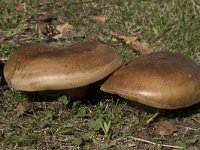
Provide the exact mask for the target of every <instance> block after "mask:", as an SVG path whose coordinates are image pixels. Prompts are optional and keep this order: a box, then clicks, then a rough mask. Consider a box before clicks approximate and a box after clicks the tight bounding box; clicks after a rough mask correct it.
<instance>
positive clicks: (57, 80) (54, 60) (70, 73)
mask: <svg viewBox="0 0 200 150" xmlns="http://www.w3.org/2000/svg"><path fill="white" fill-rule="evenodd" d="M121 65H123V58H122V56H121V55H120V54H119V53H118V52H117V51H116V50H114V49H113V48H110V47H108V46H106V45H103V44H99V43H96V42H94V41H86V42H83V43H79V44H75V45H73V46H71V47H69V48H55V47H50V46H48V45H46V44H29V45H25V46H22V47H20V48H19V49H18V50H17V51H16V52H15V53H14V54H13V55H12V56H11V57H10V58H9V60H8V61H7V62H6V64H5V68H4V76H5V79H6V81H7V82H8V83H9V85H10V86H11V87H12V88H14V89H16V90H21V91H43V90H61V89H71V88H77V87H81V86H85V85H88V84H90V83H93V82H96V81H98V80H100V79H103V78H104V77H106V76H108V75H109V74H110V73H112V72H113V71H115V70H116V69H117V68H119V67H120V66H121Z"/></svg>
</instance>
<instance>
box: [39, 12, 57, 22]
mask: <svg viewBox="0 0 200 150" xmlns="http://www.w3.org/2000/svg"><path fill="white" fill-rule="evenodd" d="M53 19H56V17H55V16H54V15H53V14H52V13H51V12H42V13H39V14H38V20H39V21H42V22H51V21H52V20H53Z"/></svg>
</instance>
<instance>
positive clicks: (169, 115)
mask: <svg viewBox="0 0 200 150" xmlns="http://www.w3.org/2000/svg"><path fill="white" fill-rule="evenodd" d="M23 2H25V3H26V11H24V12H21V13H16V12H15V8H16V7H17V6H19V5H20V2H17V1H15V2H13V1H12V0H1V1H0V6H1V8H0V12H2V13H0V20H1V21H0V53H2V54H3V56H4V57H9V56H10V55H11V54H12V53H13V52H14V51H15V50H16V48H17V47H18V46H19V45H22V44H25V43H37V42H47V43H49V44H52V45H57V46H69V45H71V44H73V43H76V42H79V41H83V40H84V39H87V38H90V39H94V40H96V41H99V42H102V43H105V44H107V45H110V46H112V47H114V48H116V49H117V50H118V51H119V52H120V53H122V54H123V56H124V58H125V60H130V59H132V58H134V57H136V56H137V55H138V54H137V53H135V52H134V51H133V49H132V48H131V47H129V46H127V45H125V44H122V43H121V42H119V41H118V42H113V41H112V40H111V36H110V32H111V31H112V32H115V33H118V34H119V35H129V36H137V37H138V38H139V39H141V40H145V41H147V42H148V43H150V45H152V47H155V49H156V51H179V52H182V53H184V54H186V55H188V56H190V57H191V58H193V59H194V60H195V61H196V62H197V63H200V50H199V49H200V42H199V41H200V30H199V23H200V2H199V1H198V0H149V1H146V0H132V1H131V0H99V1H95V0H93V1H92V0H87V1H86V0H82V1H81V0H68V1H64V0H60V1H59V2H58V1H55V0H43V1H32V0H24V1H23ZM44 11H51V12H52V13H53V14H54V15H55V16H56V17H57V18H59V19H58V20H56V21H54V22H53V24H61V23H64V22H69V23H70V24H72V25H74V27H75V28H76V29H77V30H81V31H83V32H84V37H79V38H73V39H67V40H52V39H51V38H50V35H39V34H38V33H37V32H35V31H34V29H35V25H36V23H37V22H38V14H39V13H41V12H44ZM98 15H105V16H107V17H108V20H107V21H106V22H105V23H96V22H94V21H92V20H91V19H90V17H91V16H98ZM4 84H5V83H2V84H1V86H0V94H1V95H0V149H78V148H80V149H81V148H83V149H164V150H165V149H172V148H169V147H161V146H159V145H155V144H150V143H145V142H144V141H142V139H143V140H147V141H151V142H154V143H158V144H168V145H175V146H182V147H185V149H191V150H197V149H198V148H199V147H200V141H199V140H200V113H199V105H197V106H193V107H190V108H185V109H180V110H174V111H167V112H165V113H164V114H163V115H162V116H161V117H160V118H159V120H158V121H157V122H160V121H162V120H168V121H170V122H172V123H173V124H175V125H176V126H177V128H178V131H177V132H175V133H174V134H172V135H169V136H160V135H159V134H158V133H157V132H156V130H155V129H154V128H153V125H154V124H155V123H156V122H155V123H153V124H151V125H149V126H148V125H146V120H147V119H148V118H150V117H151V116H152V115H153V113H152V112H151V111H147V109H146V107H143V106H141V105H139V104H137V105H131V104H129V103H127V102H126V101H124V99H122V98H120V97H115V96H114V97H112V96H110V95H105V94H104V93H100V95H99V96H96V98H95V104H84V103H78V102H74V103H73V104H72V106H68V105H67V101H66V99H64V100H63V101H62V100H59V101H56V100H55V101H53V102H48V99H46V100H45V101H42V102H39V103H37V107H36V108H35V109H34V108H33V109H32V110H31V111H29V112H27V113H25V114H24V115H23V116H21V117H19V118H17V117H15V116H14V114H13V112H14V109H15V108H16V107H17V105H18V103H19V102H24V101H29V97H28V96H27V94H26V93H21V92H17V91H13V90H9V89H4V88H3V85H4ZM65 105H67V106H65ZM136 138H138V139H139V140H138V139H136Z"/></svg>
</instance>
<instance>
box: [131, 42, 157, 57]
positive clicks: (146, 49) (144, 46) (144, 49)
mask: <svg viewBox="0 0 200 150" xmlns="http://www.w3.org/2000/svg"><path fill="white" fill-rule="evenodd" d="M130 45H131V47H133V49H134V50H135V51H136V52H138V53H142V54H148V53H151V52H153V51H154V50H153V49H152V48H151V47H150V45H149V44H148V43H146V42H144V41H143V42H139V41H135V42H132V43H131V44H130Z"/></svg>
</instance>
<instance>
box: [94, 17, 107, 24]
mask: <svg viewBox="0 0 200 150" xmlns="http://www.w3.org/2000/svg"><path fill="white" fill-rule="evenodd" d="M91 19H92V20H93V21H96V22H101V23H105V22H106V20H107V19H108V18H107V17H106V16H92V17H91Z"/></svg>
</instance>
